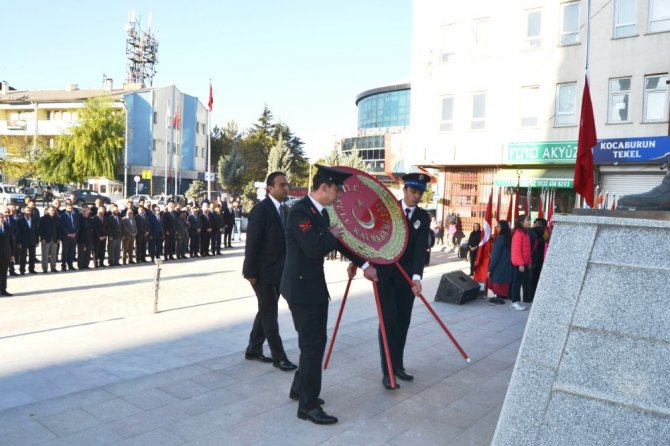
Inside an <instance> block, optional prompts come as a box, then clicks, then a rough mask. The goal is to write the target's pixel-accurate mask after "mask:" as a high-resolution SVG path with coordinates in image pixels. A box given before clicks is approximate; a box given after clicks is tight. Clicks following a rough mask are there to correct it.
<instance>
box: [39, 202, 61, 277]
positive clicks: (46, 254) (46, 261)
mask: <svg viewBox="0 0 670 446" xmlns="http://www.w3.org/2000/svg"><path fill="white" fill-rule="evenodd" d="M39 233H40V243H41V249H42V273H46V272H48V269H49V266H51V272H52V273H55V272H56V271H57V269H56V263H57V262H58V243H59V240H60V221H59V217H58V215H57V212H56V208H55V207H53V206H49V207H47V208H46V210H45V212H44V215H43V216H42V217H41V218H40V227H39Z"/></svg>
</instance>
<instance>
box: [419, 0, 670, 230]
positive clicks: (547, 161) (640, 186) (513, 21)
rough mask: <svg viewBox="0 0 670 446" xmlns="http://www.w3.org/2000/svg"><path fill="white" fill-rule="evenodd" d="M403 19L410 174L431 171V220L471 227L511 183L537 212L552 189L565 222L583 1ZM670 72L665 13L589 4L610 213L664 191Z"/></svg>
mask: <svg viewBox="0 0 670 446" xmlns="http://www.w3.org/2000/svg"><path fill="white" fill-rule="evenodd" d="M413 20H414V26H413V29H414V31H413V43H412V45H413V47H412V51H413V55H412V96H411V103H412V111H411V118H410V126H411V135H412V136H411V138H412V146H413V148H414V150H413V153H414V159H413V160H411V161H410V163H411V164H416V165H419V166H425V167H432V168H434V169H436V170H435V171H439V172H440V179H439V182H438V195H439V196H440V198H441V201H440V202H441V203H442V206H441V208H442V209H441V211H442V212H443V213H450V212H456V213H459V214H460V215H461V217H464V218H463V221H464V223H465V226H468V225H469V224H472V223H474V222H475V221H479V220H480V219H481V217H482V215H483V210H484V207H485V203H486V200H487V199H488V195H489V192H490V190H491V186H492V185H495V186H503V187H512V186H516V185H517V182H519V183H520V185H521V187H522V192H521V195H522V196H525V194H526V190H525V187H531V188H532V197H533V198H532V199H531V205H532V209H533V210H536V207H537V197H538V196H539V194H540V191H541V189H543V188H544V189H546V188H550V189H555V190H556V192H557V202H556V204H557V206H558V209H559V210H560V211H569V210H570V208H571V207H572V206H573V205H574V203H575V194H574V191H573V190H572V177H573V170H574V158H575V156H576V150H577V137H578V132H579V119H580V106H581V99H582V91H583V88H584V79H585V61H586V44H585V43H586V39H587V32H586V30H587V27H586V23H587V1H586V0H583V1H560V0H521V1H513V2H502V1H497V0H481V1H477V2H462V1H455V0H415V1H414V16H413ZM669 69H670V0H592V6H591V31H590V41H589V70H588V73H589V84H590V89H591V98H592V102H593V108H594V115H595V122H596V129H597V133H598V140H599V143H598V145H597V146H596V148H595V149H594V158H595V161H596V164H597V182H598V183H599V184H600V187H601V190H602V192H603V193H608V194H610V201H611V199H612V198H613V197H614V195H615V194H616V195H617V196H620V195H621V194H624V193H631V192H636V191H644V190H648V189H649V188H650V187H652V186H654V185H655V184H658V183H659V182H660V181H661V179H662V174H663V172H661V171H660V170H659V168H658V167H659V165H660V161H659V158H662V157H663V156H664V155H665V156H667V155H668V154H670V142H669V140H668V137H667V134H668V96H667V86H666V80H667V74H668V70H669ZM521 204H522V209H523V202H522V203H521ZM545 205H546V202H545Z"/></svg>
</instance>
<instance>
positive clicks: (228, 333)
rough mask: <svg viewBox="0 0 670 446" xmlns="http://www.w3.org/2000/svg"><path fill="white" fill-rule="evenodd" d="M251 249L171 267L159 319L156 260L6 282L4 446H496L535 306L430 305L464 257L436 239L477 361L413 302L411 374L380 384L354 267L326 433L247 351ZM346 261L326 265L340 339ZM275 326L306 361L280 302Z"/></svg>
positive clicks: (1, 375) (0, 343)
mask: <svg viewBox="0 0 670 446" xmlns="http://www.w3.org/2000/svg"><path fill="white" fill-rule="evenodd" d="M243 254H244V253H243V244H242V243H241V242H238V243H234V249H228V250H226V252H225V255H224V256H221V257H216V258H210V259H206V260H198V259H196V260H192V261H191V260H186V261H180V262H168V263H167V264H165V265H164V266H163V268H162V272H161V288H160V300H159V310H160V311H159V313H157V314H152V308H153V287H154V285H153V277H154V272H155V267H153V266H147V265H133V266H129V267H120V268H112V269H110V268H104V269H100V270H93V271H90V272H78V271H76V272H67V273H57V274H51V273H50V274H39V275H35V276H23V277H18V278H14V277H12V278H10V281H9V290H10V291H11V292H12V293H14V294H15V296H14V297H12V298H7V299H0V357H1V358H3V360H2V363H0V444H2V445H3V446H4V445H6V446H11V445H17V446H18V445H20V446H29V445H44V446H56V445H68V446H72V445H86V446H88V445H105V444H113V445H143V446H145V445H161V446H170V445H228V444H231V445H237V444H245V445H246V444H257V445H262V444H270V443H273V444H284V443H290V444H292V445H340V444H342V445H345V444H346V445H352V444H354V445H357V444H365V445H375V444H380V445H381V444H391V445H407V444H410V443H412V442H414V443H416V444H449V445H474V446H479V445H488V444H490V441H491V438H492V437H493V432H494V430H495V427H496V422H497V419H498V415H499V412H500V409H501V406H502V403H503V399H504V396H505V392H506V390H507V386H508V383H509V380H510V376H511V374H512V368H513V366H514V362H515V360H516V355H517V351H518V348H519V345H520V341H521V338H522V336H523V332H524V328H525V324H526V319H527V317H528V312H527V311H526V312H515V311H507V306H506V305H498V306H491V305H488V304H487V303H486V302H485V301H484V300H483V299H479V300H477V301H474V302H469V303H467V304H465V305H461V306H456V305H449V304H445V303H439V302H433V296H434V295H435V291H436V289H437V285H438V283H439V279H440V277H441V275H442V274H443V273H445V272H448V271H453V270H456V269H463V268H465V267H467V266H468V265H467V264H466V263H465V262H463V261H462V260H460V259H457V258H456V257H455V255H454V254H453V253H451V252H449V251H442V250H440V249H439V247H438V251H437V252H434V253H433V256H432V264H431V266H429V267H427V268H426V273H425V277H424V290H425V295H426V297H427V298H428V299H429V302H430V303H431V304H432V305H433V308H434V309H435V310H436V312H437V313H438V314H439V315H440V317H441V318H442V320H443V321H444V322H445V324H446V325H447V326H448V327H449V329H450V330H451V332H452V333H453V335H454V336H455V337H456V339H457V340H458V341H459V343H460V344H461V346H462V347H463V348H464V349H465V350H466V352H467V353H468V354H469V355H470V357H471V358H472V363H470V364H467V363H466V362H465V361H464V360H463V358H462V357H461V356H460V354H459V353H458V351H457V350H456V349H455V348H454V346H453V344H452V343H451V341H450V340H449V339H448V338H447V336H445V334H444V333H443V332H442V330H441V329H440V327H439V326H438V324H437V323H436V322H435V321H434V319H433V318H432V316H431V315H430V314H429V313H428V311H427V310H426V309H425V308H424V305H423V303H421V301H420V300H418V299H417V301H416V303H415V309H414V313H413V318H412V325H411V328H410V331H409V337H408V341H407V347H406V364H407V366H408V369H409V370H410V371H411V372H412V373H414V375H415V380H414V381H413V382H410V383H406V382H403V381H401V382H400V384H401V388H400V389H399V390H397V391H387V390H385V389H384V388H383V387H382V385H381V371H380V360H379V352H378V344H377V324H378V322H377V316H376V314H377V313H376V310H375V306H374V299H373V297H372V294H371V287H370V284H369V283H368V282H367V281H366V280H364V279H362V278H361V277H360V276H359V277H358V278H357V279H356V280H354V281H353V283H352V287H351V292H350V296H349V298H348V300H347V303H346V307H345V310H344V316H343V318H342V325H341V327H340V332H339V334H338V336H337V341H336V344H335V348H334V351H333V356H332V358H331V362H330V365H329V367H328V369H327V370H326V371H324V379H323V390H322V394H321V396H322V397H323V398H324V399H325V400H326V405H325V406H324V408H325V409H326V411H327V412H328V413H331V414H334V415H336V416H338V417H339V419H340V422H339V423H338V424H336V425H333V426H316V425H314V424H312V423H309V422H305V421H302V420H299V419H298V418H297V417H296V410H297V404H296V403H295V402H293V401H291V400H289V399H288V390H289V387H290V384H291V380H292V374H291V373H283V372H280V371H279V370H277V369H275V368H273V367H272V366H271V365H269V364H262V363H259V362H257V361H247V360H245V359H244V358H243V352H244V348H245V347H246V343H247V340H248V335H249V330H250V328H251V323H252V320H253V317H254V315H255V312H256V299H255V296H253V293H252V290H251V287H250V286H249V285H248V283H247V282H246V281H245V280H244V279H242V277H241V263H242V258H243ZM345 268H346V263H344V262H340V261H327V262H326V277H327V279H328V281H329V289H330V292H331V295H332V296H333V300H332V303H331V305H330V315H329V326H330V327H331V328H330V329H329V332H330V333H332V327H333V326H334V324H335V320H336V317H337V312H338V311H339V308H340V305H341V302H342V295H343V293H344V288H345V286H346V272H345ZM38 269H39V268H38ZM279 323H280V331H281V335H282V338H283V340H284V346H285V349H286V351H287V353H288V356H289V358H290V359H291V360H293V361H294V362H297V360H298V347H297V336H296V333H295V330H294V329H293V325H292V321H291V317H290V314H289V312H288V307H287V305H286V303H285V301H283V299H282V300H281V302H280V315H279ZM267 351H268V350H267V347H266V352H267Z"/></svg>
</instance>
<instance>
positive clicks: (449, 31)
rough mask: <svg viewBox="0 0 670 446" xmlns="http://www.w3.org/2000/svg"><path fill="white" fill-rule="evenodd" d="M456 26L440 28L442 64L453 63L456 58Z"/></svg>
mask: <svg viewBox="0 0 670 446" xmlns="http://www.w3.org/2000/svg"><path fill="white" fill-rule="evenodd" d="M456 42H457V40H456V25H445V26H442V27H441V28H440V62H441V63H447V62H453V61H454V58H455V57H456Z"/></svg>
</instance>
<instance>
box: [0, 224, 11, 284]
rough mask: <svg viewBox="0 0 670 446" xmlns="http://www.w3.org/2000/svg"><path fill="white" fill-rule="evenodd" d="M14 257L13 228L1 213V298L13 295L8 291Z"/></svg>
mask: <svg viewBox="0 0 670 446" xmlns="http://www.w3.org/2000/svg"><path fill="white" fill-rule="evenodd" d="M13 257H14V253H13V251H12V228H11V225H10V223H9V219H8V218H7V219H5V214H4V213H0V296H11V295H12V293H10V292H8V291H7V272H8V270H9V262H10V261H12V259H13Z"/></svg>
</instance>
